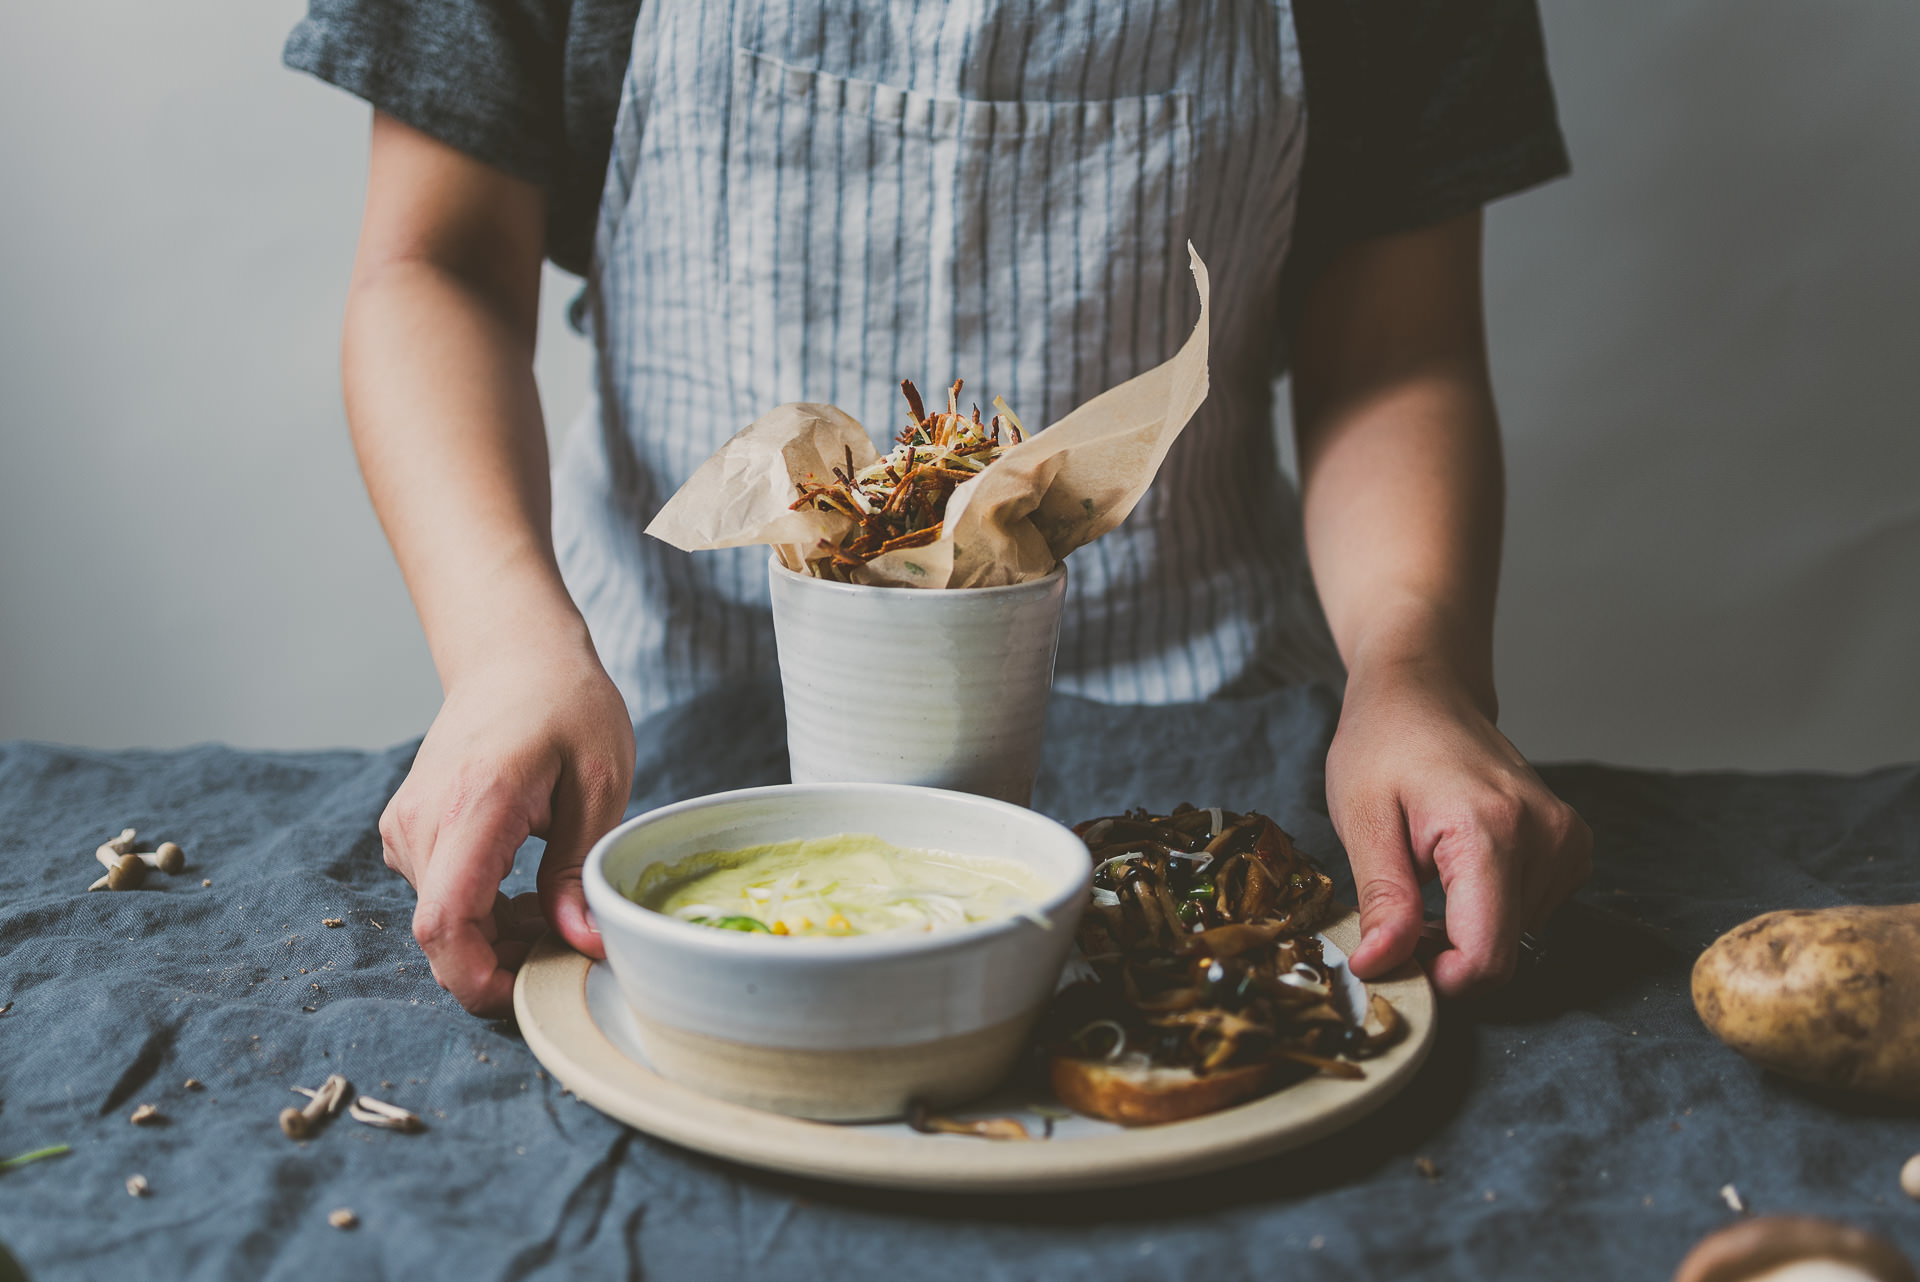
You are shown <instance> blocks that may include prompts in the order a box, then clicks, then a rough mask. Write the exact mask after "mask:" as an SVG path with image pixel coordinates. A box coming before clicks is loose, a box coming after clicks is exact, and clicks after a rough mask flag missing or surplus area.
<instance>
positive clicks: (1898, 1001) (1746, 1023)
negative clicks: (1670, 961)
mask: <svg viewBox="0 0 1920 1282" xmlns="http://www.w3.org/2000/svg"><path fill="white" fill-rule="evenodd" d="M1693 1004H1694V1008H1695V1009H1697V1010H1698V1011H1699V1012H1700V1018H1701V1019H1702V1020H1704V1021H1705V1022H1706V1025H1707V1028H1708V1029H1710V1030H1711V1031H1712V1033H1713V1035H1714V1036H1715V1037H1718V1038H1719V1039H1720V1040H1721V1041H1723V1042H1725V1043H1726V1044H1727V1045H1729V1046H1731V1047H1733V1048H1734V1049H1735V1050H1737V1051H1739V1052H1740V1053H1741V1054H1742V1055H1745V1056H1746V1057H1747V1058H1748V1059H1751V1060H1753V1061H1754V1062H1755V1063H1757V1064H1760V1065H1761V1066H1763V1067H1765V1068H1770V1069H1772V1070H1773V1071H1774V1072H1776V1073H1781V1074H1784V1075H1785V1076H1787V1077H1796V1078H1799V1079H1800V1080H1802V1081H1807V1082H1817V1083H1819V1084H1821V1085H1823V1086H1836V1087H1841V1088H1844V1089H1847V1090H1854V1091H1863V1092H1867V1093H1870V1094H1874V1095H1885V1096H1890V1097H1892V1098H1895V1099H1903V1100H1913V1099H1920V904H1909V905H1903V906H1901V907H1896V908H1857V907H1856V908H1822V909H1815V910H1809V909H1790V910H1787V911H1784V912H1772V913H1765V914H1763V915H1761V916H1759V917H1755V918H1754V919H1753V920H1752V921H1749V922H1747V923H1745V924H1744V925H1740V926H1736V927H1734V928H1733V929H1732V930H1730V931H1728V932H1727V933H1726V934H1724V935H1722V936H1721V937H1720V938H1719V939H1716V940H1715V941H1714V942H1713V945H1712V947H1710V948H1708V949H1707V951H1706V952H1704V953H1702V954H1701V955H1700V960H1699V961H1697V962H1695V963H1694V966H1693Z"/></svg>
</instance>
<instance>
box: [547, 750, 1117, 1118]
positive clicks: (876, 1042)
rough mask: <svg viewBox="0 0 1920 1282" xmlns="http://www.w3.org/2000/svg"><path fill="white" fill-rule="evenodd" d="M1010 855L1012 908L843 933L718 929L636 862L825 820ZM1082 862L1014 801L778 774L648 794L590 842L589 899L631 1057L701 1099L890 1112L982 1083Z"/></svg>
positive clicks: (1025, 1022)
mask: <svg viewBox="0 0 1920 1282" xmlns="http://www.w3.org/2000/svg"><path fill="white" fill-rule="evenodd" d="M845 832H853V833H873V834H875V835H876V836H878V837H880V838H881V839H883V840H885V841H889V842H892V843H893V844H894V845H896V846H904V847H910V848H914V847H917V848H924V849H935V850H945V851H950V852H952V853H954V854H960V855H996V856H1000V857H1002V858H1010V859H1016V860H1018V861H1020V862H1021V863H1023V864H1025V865H1026V866H1027V867H1028V868H1030V869H1032V870H1033V871H1034V872H1035V873H1037V874H1038V875H1039V878H1040V880H1041V883H1042V884H1043V885H1044V886H1045V887H1046V891H1045V894H1044V896H1043V897H1042V899H1041V901H1040V903H1039V904H1038V905H1036V907H1037V908H1038V910H1039V913H1040V915H1041V916H1043V917H1045V918H1046V919H1047V920H1048V922H1049V923H1050V925H1049V926H1048V927H1045V928H1043V927H1041V926H1040V925H1038V924H1037V923H1035V922H1033V921H1031V920H1028V919H1027V918H1024V917H1010V918H1004V919H1001V920H998V921H990V922H981V923H978V924H975V925H969V926H961V927H956V928H953V929H948V930H939V931H932V932H911V933H899V934H881V935H865V936H856V937H852V938H843V939H826V938H812V937H800V938H795V937H781V936H775V935H761V934H743V933H738V932H735V931H729V930H715V929H713V928H712V927H709V926H698V925H694V924H692V923H690V922H683V921H678V920H676V919H674V918H672V917H669V916H666V915H664V914H661V913H657V912H654V911H653V910H652V909H650V908H642V907H641V906H640V905H639V904H637V903H635V902H633V900H631V899H629V898H628V897H627V896H628V893H629V892H630V891H631V890H632V889H633V887H634V886H635V884H636V883H637V882H638V881H639V879H640V876H641V874H642V872H643V871H644V870H645V869H646V868H648V867H649V866H651V865H653V864H657V863H671V862H674V861H676V860H680V859H684V858H686V857H687V856H689V855H695V854H699V853H702V852H704V851H710V850H737V849H741V848H744V847H747V846H756V845H762V844H766V843H770V842H776V841H790V840H795V839H800V838H808V837H827V836H832V835H834V834H836V833H845ZM1092 876H1093V866H1092V861H1091V859H1090V858H1089V857H1088V855H1087V848H1086V846H1085V845H1084V844H1082V842H1081V841H1080V839H1079V838H1078V837H1076V836H1075V835H1074V834H1073V831H1072V830H1071V829H1069V828H1066V827H1064V826H1062V825H1060V824H1058V823H1055V822H1054V821H1053V820H1051V819H1048V818H1046V817H1045V816H1043V815H1038V814H1035V813H1033V812H1032V811H1030V810H1025V809H1022V808H1021V807H1019V806H1014V805H1010V804H1008V803H1006V802H1003V801H995V800H992V799H991V798H987V797H978V796H973V795H971V794H967V793H960V792H947V791H943V790H940V789H935V788H919V787H913V786H910V785H904V784H873V783H826V784H783V785H780V786H777V787H771V788H747V789H742V790H740V791H738V792H723V793H718V794H715V795H713V796H710V797H699V798H695V799H694V800H692V801H683V802H680V803H678V804H676V805H671V806H663V807H661V808H660V809H658V810H653V811H649V812H648V813H646V814H644V815H641V816H639V817H638V818H636V819H630V820H628V821H627V822H626V823H624V824H621V825H620V826H619V827H618V828H615V829H614V830H613V831H612V832H610V833H608V834H607V835H606V836H605V837H603V838H601V839H600V841H599V842H598V843H597V844H596V845H595V846H594V848H593V850H592V852H591V853H590V854H589V855H588V856H587V865H586V869H585V877H586V891H587V902H588V904H589V905H590V906H591V907H592V909H593V913H594V917H595V920H596V922H597V924H598V926H599V928H600V935H601V938H602V940H604V941H605V943H606V948H607V960H608V961H609V962H610V963H611V964H612V966H613V973H614V976H615V978H616V979H618V980H619V982H620V988H621V991H622V992H623V993H624V994H625V995H626V999H627V1002H628V1004H629V1005H630V1006H632V1008H633V1012H634V1018H635V1020H636V1022H637V1024H638V1026H639V1030H640V1036H641V1040H642V1044H643V1046H644V1047H645V1050H646V1053H647V1059H648V1061H649V1062H650V1063H651V1064H652V1065H653V1067H654V1069H655V1070H656V1071H658V1072H659V1073H660V1074H661V1075H662V1076H664V1077H668V1078H671V1079H673V1080H674V1081H677V1082H680V1083H681V1084H683V1085H686V1086H691V1087H693V1088H695V1089H697V1090H701V1091H704V1092H706V1093H707V1094H710V1095H716V1096H719V1097H720V1098H722V1099H729V1100H733V1101H735V1102H736V1103H743V1104H749V1105H752V1106H754V1107H756V1108H766V1109H771V1110H773V1111H775V1112H781V1113H788V1114H791V1115H793V1116H796V1117H811V1118H818V1119H823V1120H836V1121H851V1120H864V1119H873V1118H882V1117H898V1116H899V1115H900V1114H902V1113H903V1112H905V1111H906V1109H907V1106H908V1104H909V1103H911V1102H913V1101H921V1102H924V1103H927V1104H929V1105H934V1106H942V1105H947V1104H953V1103H958V1102H959V1101H961V1100H964V1099H968V1098H971V1097H972V1096H975V1095H978V1094H981V1093H983V1092H985V1091H987V1090H989V1089H991V1088H992V1087H993V1086H994V1085H995V1083H997V1082H998V1081H999V1080H1000V1079H1001V1078H1002V1077H1004V1076H1005V1075H1006V1073H1007V1071H1008V1069H1010V1068H1011V1067H1012V1065H1013V1062H1014V1060H1015V1059H1016V1058H1017V1057H1018V1056H1019V1054H1020V1050H1021V1047H1022V1046H1023V1045H1024V1044H1025V1041H1026V1038H1027V1035H1028V1033H1029V1032H1030V1031H1031V1029H1032V1026H1033V1023H1034V1021H1035V1020H1036V1019H1037V1018H1038V1017H1039V1015H1040V1012H1041V1010H1042V1009H1043V1008H1044V1007H1045V1005H1046V1003H1047V999H1048V998H1049V997H1051V996H1052V994H1053V991H1054V987H1055V984H1056V981H1057V980H1058V978H1059V975H1060V969H1061V966H1062V965H1063V964H1064V963H1065V960H1066V954H1067V949H1068V946H1069V945H1070V944H1071V942H1072V940H1073V932H1074V928H1075V927H1076V926H1077V925H1078V924H1079V920H1080V911H1081V909H1082V908H1083V907H1084V906H1085V903H1086V899H1087V889H1088V887H1089V885H1090V884H1091V882H1092Z"/></svg>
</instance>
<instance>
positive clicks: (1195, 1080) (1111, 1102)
mask: <svg viewBox="0 0 1920 1282" xmlns="http://www.w3.org/2000/svg"><path fill="white" fill-rule="evenodd" d="M1074 831H1075V832H1076V833H1078V834H1079V835H1080V838H1081V840H1083V841H1084V842H1086V844H1087V849H1088V850H1089V852H1090V853H1091V855H1092V858H1093V862H1094V874H1093V891H1092V902H1091V904H1089V906H1088V909H1087V911H1086V913H1085V914H1084V915H1083V916H1082V917H1081V919H1080V926H1079V931H1078V934H1077V937H1076V943H1077V945H1078V948H1079V952H1080V954H1081V960H1083V961H1084V963H1085V965H1083V966H1080V967H1079V971H1080V974H1081V978H1079V979H1078V980H1076V981H1075V982H1073V983H1071V984H1069V985H1068V986H1067V987H1065V988H1063V989H1062V990H1061V991H1060V992H1059V993H1058V994H1057V995H1056V996H1055V998H1054V1001H1053V1005H1052V1007H1051V1008H1050V1010H1049V1012H1048V1018H1047V1021H1046V1024H1045V1032H1044V1037H1045V1049H1046V1051H1047V1054H1048V1076H1049V1078H1050V1079H1051V1082H1052V1085H1053V1090H1054V1093H1055V1094H1056V1095H1058V1096H1059V1098H1060V1101H1061V1102H1062V1103H1064V1104H1066V1105H1067V1106H1068V1107H1069V1108H1072V1109H1074V1110H1076V1111H1078V1112H1081V1113H1086V1114H1088V1115H1090V1116H1093V1117H1099V1118H1103V1119H1105V1120H1107V1121H1110V1122H1118V1123H1121V1124H1122V1125H1126V1126H1142V1125H1150V1124H1153V1123H1157V1122H1171V1121H1177V1120H1179V1119H1181V1118H1185V1117H1194V1116H1197V1115H1199V1114H1201V1113H1210V1112H1213V1111H1214V1110H1216V1109H1221V1108H1226V1107H1227V1106H1229V1105H1232V1104H1237V1103H1240V1102H1242V1101H1244V1100H1247V1099H1251V1098H1253V1097H1254V1096H1256V1095H1261V1094H1265V1093H1266V1092H1268V1091H1270V1090H1274V1089H1276V1088H1278V1087H1280V1086H1283V1085H1286V1084H1287V1083H1289V1082H1292V1081H1297V1080H1299V1079H1301V1078H1304V1077H1307V1076H1310V1075H1311V1074H1313V1073H1316V1072H1321V1073H1329V1074H1332V1075H1333V1076H1336V1077H1349V1078H1353V1077H1361V1076H1364V1074H1363V1072H1362V1070H1361V1068H1360V1067H1359V1065H1358V1064H1357V1063H1355V1062H1354V1061H1357V1060H1363V1059H1366V1058H1368V1057H1370V1056H1372V1055H1376V1054H1378V1053H1380V1052H1381V1051H1383V1050H1385V1049H1386V1048H1387V1047H1388V1046H1390V1045H1392V1044H1393V1043H1394V1042H1395V1041H1397V1040H1398V1039H1399V1038H1400V1037H1401V1035H1402V1034H1403V1033H1404V1031H1405V1025H1404V1022H1403V1021H1402V1020H1401V1019H1400V1017H1399V1015H1398V1014H1397V1013H1396V1012H1395V1011H1394V1010H1393V1008H1392V1006H1391V1005H1389V1004H1388V1003H1387V1002H1386V1001H1385V1000H1384V999H1383V998H1381V997H1379V996H1377V995H1375V996H1373V997H1372V998H1371V999H1370V1000H1369V1002H1368V1009H1367V1011H1366V1014H1365V1018H1364V1020H1356V1019H1355V1018H1353V1017H1352V1016H1350V1015H1349V1014H1348V1013H1347V1012H1345V1011H1343V1010H1342V1009H1341V1002H1340V1000H1339V996H1338V994H1337V992H1336V990H1335V977H1334V975H1333V972H1332V970H1331V969H1330V967H1329V966H1328V965H1327V962H1326V959H1325V957H1324V956H1323V952H1322V946H1321V941H1320V940H1319V939H1318V938H1317V937H1316V936H1315V935H1314V933H1313V932H1314V931H1316V930H1318V929H1319V928H1320V927H1321V926H1322V925H1324V924H1326V922H1327V921H1329V920H1331V918H1332V917H1334V916H1335V915H1337V913H1338V911H1339V905H1338V904H1337V903H1336V902H1335V900H1334V898H1333V883H1332V881H1331V880H1329V879H1328V878H1327V876H1326V875H1325V874H1324V873H1322V872H1321V871H1320V870H1319V869H1318V868H1316V867H1314V866H1313V864H1312V863H1310V862H1309V861H1308V860H1307V858H1306V857H1305V856H1304V855H1302V854H1301V853H1300V852H1299V851H1298V850H1296V849H1295V848H1294V845H1293V842H1292V841H1291V840H1290V839H1289V838H1288V836H1287V834H1286V833H1285V832H1283V831H1282V830H1281V828H1280V826H1279V825H1278V824H1276V823H1274V822H1273V820H1271V819H1269V818H1267V817H1266V816H1265V815H1260V814H1254V813H1248V814H1236V813H1234V812H1233V811H1230V810H1221V809H1219V808H1217V807H1214V808H1208V809H1196V808H1195V807H1193V806H1189V805H1182V806H1180V807H1178V808H1177V809H1176V810H1174V812H1173V813H1172V814H1168V815H1154V814H1149V813H1148V812H1147V811H1146V810H1144V809H1142V810H1133V811H1129V812H1128V813H1126V814H1124V815H1110V816H1107V817H1105V818H1100V819H1090V820H1088V821H1087V822H1085V823H1082V824H1078V825H1076V826H1075V828H1074Z"/></svg>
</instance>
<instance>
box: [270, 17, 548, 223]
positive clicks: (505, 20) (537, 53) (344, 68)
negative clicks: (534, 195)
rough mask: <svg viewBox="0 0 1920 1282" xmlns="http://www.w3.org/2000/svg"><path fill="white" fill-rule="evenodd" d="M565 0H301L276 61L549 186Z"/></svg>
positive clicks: (495, 164)
mask: <svg viewBox="0 0 1920 1282" xmlns="http://www.w3.org/2000/svg"><path fill="white" fill-rule="evenodd" d="M565 9H566V3H565V0H309V3H308V6H307V16H306V17H305V18H304V19H302V20H301V21H300V22H299V24H298V25H296V26H295V27H294V29H293V32H292V34H291V35H289V36H288V37H287V44H286V48H285V50H284V52H283V54H282V58H283V60H284V61H285V62H286V65H287V66H289V67H291V68H293V69H294V70H296V71H304V72H307V73H308V74H310V75H313V76H317V77H318V78H319V79H321V80H324V81H326V82H327V83H329V84H332V85H335V86H338V87H339V88H341V89H344V90H346V91H347V92H348V93H350V94H353V95H354V96H356V97H359V98H363V99H365V100H366V101H367V102H369V103H371V104H372V105H373V106H374V107H376V108H378V109H379V110H381V111H384V112H386V113H387V114H388V115H391V116H393V117H395V118H396V119H399V120H401V121H404V122H405V123H407V124H409V125H411V126H413V127H414V128H416V129H418V130H420V131H421V132H423V133H426V134H428V135H430V136H432V137H434V138H437V139H439V140H440V141H441V142H444V143H446V144H447V145H448V146H450V147H453V148H455V149H457V150H459V151H462V152H464V153H466V154H467V155H469V156H472V157H473V158H474V159H476V160H479V161H481V162H483V163H485V164H488V165H492V166H493V167H494V168H496V169H500V170H502V171H504V172H506V173H508V174H511V175H512V176H514V177H515V178H521V179H524V180H526V181H527V182H531V183H536V184H538V185H540V186H541V187H545V188H551V187H552V185H553V183H554V181H555V178H556V176H557V173H558V170H559V169H560V167H561V163H562V162H561V157H560V151H561V148H562V130H563V123H564V122H563V119H562V116H563V109H562V103H561V79H562V71H563V67H562V62H563V56H564V43H565V39H566V14H565Z"/></svg>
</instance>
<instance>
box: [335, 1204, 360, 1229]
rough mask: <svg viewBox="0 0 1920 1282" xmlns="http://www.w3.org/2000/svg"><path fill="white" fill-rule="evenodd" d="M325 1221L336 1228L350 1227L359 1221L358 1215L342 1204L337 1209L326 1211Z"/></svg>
mask: <svg viewBox="0 0 1920 1282" xmlns="http://www.w3.org/2000/svg"><path fill="white" fill-rule="evenodd" d="M327 1223H329V1224H331V1225H333V1227H334V1228H336V1229H350V1228H353V1227H355V1226H356V1225H358V1224H359V1223H360V1217H359V1216H357V1215H355V1214H354V1213H353V1211H352V1210H351V1209H350V1208H348V1207H344V1206H343V1207H340V1208H339V1209H338V1210H334V1211H329V1212H327Z"/></svg>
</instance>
